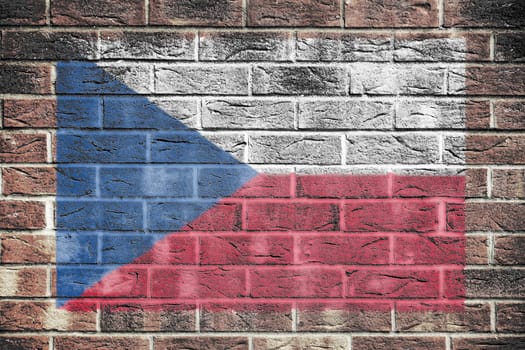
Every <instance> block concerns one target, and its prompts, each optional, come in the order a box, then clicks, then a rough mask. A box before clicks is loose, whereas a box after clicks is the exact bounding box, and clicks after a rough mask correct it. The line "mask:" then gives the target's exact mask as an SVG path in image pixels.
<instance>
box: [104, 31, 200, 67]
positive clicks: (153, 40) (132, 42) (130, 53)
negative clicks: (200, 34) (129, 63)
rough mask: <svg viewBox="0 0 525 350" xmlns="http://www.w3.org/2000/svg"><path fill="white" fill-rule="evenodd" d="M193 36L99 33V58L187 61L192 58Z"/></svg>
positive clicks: (179, 34)
mask: <svg viewBox="0 0 525 350" xmlns="http://www.w3.org/2000/svg"><path fill="white" fill-rule="evenodd" d="M194 56H195V33H191V32H181V33H179V32H164V31H155V32H149V31H148V32H141V31H102V32H101V33H100V57H102V58H120V59H156V60H167V59H169V60H183V61H191V60H193V59H194V58H195V57H194Z"/></svg>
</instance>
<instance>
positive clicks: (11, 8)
mask: <svg viewBox="0 0 525 350" xmlns="http://www.w3.org/2000/svg"><path fill="white" fill-rule="evenodd" d="M45 23H46V2H45V0H20V1H10V0H1V1H0V25H42V24H45Z"/></svg>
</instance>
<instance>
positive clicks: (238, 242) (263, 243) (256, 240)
mask: <svg viewBox="0 0 525 350" xmlns="http://www.w3.org/2000/svg"><path fill="white" fill-rule="evenodd" d="M292 262H293V238H292V236H276V235H264V234H256V235H220V236H217V235H213V236H211V235H203V236H201V237H200V263H201V264H203V265H208V264H217V265H252V264H264V265H275V264H276V265H287V264H291V263H292Z"/></svg>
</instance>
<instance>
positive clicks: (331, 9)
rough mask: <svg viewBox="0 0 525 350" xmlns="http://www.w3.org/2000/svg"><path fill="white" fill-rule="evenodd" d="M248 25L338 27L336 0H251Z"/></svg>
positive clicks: (339, 14)
mask: <svg viewBox="0 0 525 350" xmlns="http://www.w3.org/2000/svg"><path fill="white" fill-rule="evenodd" d="M248 25H249V26H254V27H279V26H281V27H308V26H313V27H339V26H340V25H341V9H340V2H339V1H338V0H327V1H315V0H280V1H275V0H251V1H250V2H249V3H248Z"/></svg>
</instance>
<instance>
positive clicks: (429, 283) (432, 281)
mask: <svg viewBox="0 0 525 350" xmlns="http://www.w3.org/2000/svg"><path fill="white" fill-rule="evenodd" d="M346 276H347V277H346V285H347V292H346V295H347V297H349V298H374V299H376V298H377V299H385V298H435V297H437V296H438V294H439V273H438V271H430V270H423V271H419V270H417V271H416V270H410V269H409V268H405V269H402V270H401V269H381V270H369V269H360V270H348V271H347V272H346Z"/></svg>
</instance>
